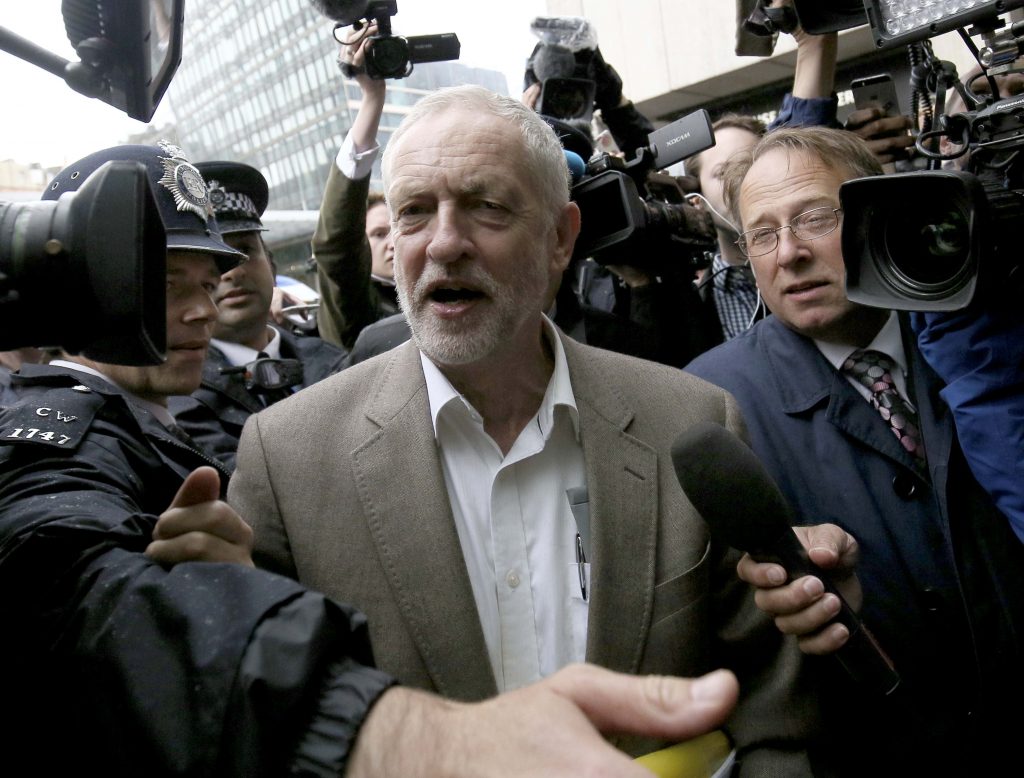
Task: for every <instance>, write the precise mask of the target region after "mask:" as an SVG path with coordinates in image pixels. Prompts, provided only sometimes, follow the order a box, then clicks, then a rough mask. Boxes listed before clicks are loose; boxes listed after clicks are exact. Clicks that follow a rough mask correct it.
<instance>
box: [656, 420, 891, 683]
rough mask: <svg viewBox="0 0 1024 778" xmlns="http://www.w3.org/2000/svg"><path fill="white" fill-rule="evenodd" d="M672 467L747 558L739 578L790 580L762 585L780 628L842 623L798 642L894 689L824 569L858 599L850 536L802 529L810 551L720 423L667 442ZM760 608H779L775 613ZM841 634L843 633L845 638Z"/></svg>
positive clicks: (767, 479) (754, 462) (756, 466)
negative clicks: (743, 574) (831, 571)
mask: <svg viewBox="0 0 1024 778" xmlns="http://www.w3.org/2000/svg"><path fill="white" fill-rule="evenodd" d="M672 464H673V467H674V468H675V471H676V477H677V478H678V479H679V484H680V486H682V487H683V491H684V492H685V493H686V496H687V497H688V498H689V500H690V502H692V503H693V505H694V506H695V507H696V508H697V510H698V511H699V512H700V514H701V516H702V517H703V518H704V520H705V521H706V522H707V523H708V526H709V528H710V530H711V534H712V535H713V536H714V537H715V538H716V539H717V540H718V541H719V542H722V543H724V544H726V545H729V546H732V547H733V548H737V549H740V550H741V551H746V552H747V554H748V555H749V556H750V558H751V561H750V562H747V563H746V565H745V566H744V570H745V572H746V574H747V575H749V576H750V577H751V579H753V580H750V579H745V580H750V582H752V583H754V585H755V586H760V585H761V584H762V583H764V584H767V585H768V586H769V587H770V588H772V589H774V588H776V587H781V585H782V584H783V583H784V582H785V581H786V580H787V579H786V577H785V576H787V575H788V577H789V580H791V581H792V583H790V584H789V585H787V586H786V587H783V588H780V589H779V590H778V591H775V592H772V591H769V590H768V589H761V590H760V591H759V592H758V600H757V604H758V607H762V609H763V610H767V611H768V612H769V613H771V615H773V616H774V615H779V616H780V617H782V618H783V622H782V623H783V625H785V626H786V627H788V629H784V630H783V631H790V630H792V631H793V632H794V634H799V633H802V632H804V631H809V630H813V629H816V628H817V627H819V626H820V625H821V624H824V623H825V622H827V621H828V620H829V619H833V620H834V621H835V622H837V623H838V624H839V625H841V626H840V627H835V626H833V627H828V628H826V629H825V630H824V631H822V632H820V633H819V634H818V635H817V636H815V637H812V638H809V639H808V640H809V642H806V644H805V645H802V646H801V647H802V648H805V649H806V648H807V647H808V646H809V647H810V648H813V649H815V650H814V651H811V653H829V652H830V651H834V652H835V656H836V658H837V659H838V660H839V662H840V663H841V664H842V665H843V667H844V668H845V669H846V670H847V672H849V674H850V675H851V676H852V677H853V678H854V680H856V681H857V682H858V683H859V684H861V685H862V686H864V687H866V688H867V689H869V690H870V691H872V692H874V693H877V694H879V695H888V694H890V693H891V692H893V691H894V690H895V689H896V687H897V686H898V685H899V676H898V675H897V674H896V671H895V669H894V668H893V666H892V662H891V661H890V660H889V658H888V657H887V656H886V655H885V652H884V651H882V649H881V647H880V646H879V645H878V643H877V642H875V639H874V637H873V636H872V635H871V633H870V632H869V631H868V630H867V628H866V627H865V626H864V625H863V624H862V623H861V621H860V619H859V618H858V617H857V614H856V612H855V611H854V609H853V608H852V607H850V605H849V603H848V602H847V601H846V600H845V599H844V597H843V595H842V594H841V593H840V590H839V588H838V587H837V586H836V583H835V580H833V579H832V578H831V577H830V576H829V575H826V574H825V571H824V569H823V567H825V566H828V565H829V564H833V569H836V570H837V571H839V572H840V579H845V580H843V581H842V582H843V583H844V585H845V588H846V590H847V592H848V593H850V594H851V595H853V596H854V597H856V598H858V599H859V587H858V588H851V587H850V584H851V581H850V578H851V576H852V572H851V571H852V564H853V563H854V562H855V561H856V541H855V540H854V539H853V538H852V537H851V536H849V535H847V534H846V533H845V532H843V531H842V530H841V529H839V528H838V527H834V526H831V525H823V526H821V527H804V528H801V529H800V532H801V533H802V534H803V536H804V538H805V539H807V541H808V542H809V543H810V545H811V546H812V552H811V553H809V552H808V550H807V549H806V548H805V547H804V544H802V543H801V541H800V540H799V539H798V538H797V534H796V533H795V532H794V530H793V526H792V524H793V516H792V511H791V509H790V507H789V505H787V504H786V501H785V498H784V497H783V496H782V493H781V492H779V489H778V487H777V486H776V485H775V483H774V482H773V481H772V479H771V476H769V475H768V473H767V471H765V469H764V466H763V465H762V464H761V462H760V461H759V460H758V458H757V457H756V456H755V455H754V452H753V451H751V450H750V449H749V448H748V447H747V446H745V445H744V444H743V443H742V441H740V440H739V438H737V437H736V436H735V435H733V434H731V433H730V432H728V431H727V430H726V429H725V428H724V427H722V426H721V425H719V424H714V423H712V422H700V423H699V424H695V425H694V426H693V427H691V428H689V429H687V430H685V431H684V432H683V433H682V434H681V435H680V436H679V437H678V438H677V439H676V442H675V443H674V444H673V445H672ZM822 541H824V542H822ZM815 560H817V561H818V562H820V563H822V566H821V567H819V566H818V565H817V564H815ZM755 563H768V564H755ZM780 567H781V571H780ZM844 568H845V570H844ZM780 572H782V575H780V574H779V573H780ZM804 576H814V578H813V579H811V578H804ZM840 579H836V580H840ZM808 586H810V587H811V589H810V590H808V588H807V587H808ZM818 586H820V587H821V588H820V589H818ZM826 593H827V594H826ZM808 604H809V605H810V606H811V607H810V609H809V610H808V608H807V607H806V606H807V605H808ZM765 606H771V607H775V608H779V609H781V610H779V611H778V613H773V612H772V611H771V610H770V608H769V607H765ZM844 634H848V636H849V637H848V638H846V639H845V640H843V639H842V638H843V635H844Z"/></svg>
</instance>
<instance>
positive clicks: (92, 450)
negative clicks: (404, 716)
mask: <svg viewBox="0 0 1024 778" xmlns="http://www.w3.org/2000/svg"><path fill="white" fill-rule="evenodd" d="M27 402H28V404H27V405H26V404H25V402H23V403H22V404H19V405H18V406H15V407H14V408H12V409H8V410H7V411H4V412H2V413H0V591H3V593H4V596H3V598H0V621H2V623H3V624H4V633H5V634H4V638H3V640H2V641H0V660H2V661H3V666H4V667H6V668H7V669H8V671H9V677H10V679H11V681H10V683H9V684H8V685H7V689H6V690H5V701H6V703H7V706H8V710H9V711H17V715H16V716H14V717H13V718H14V723H13V724H12V725H11V727H10V728H9V730H8V733H7V734H8V736H9V739H8V743H9V744H10V750H9V752H8V754H7V759H8V761H10V762H11V763H12V764H24V765H34V766H35V767H36V770H37V771H38V772H40V773H43V774H49V773H54V774H61V773H70V772H71V771H72V770H74V771H76V772H80V771H84V772H96V773H98V774H103V775H110V776H118V775H138V774H140V773H141V774H147V775H218V776H220V775H229V776H230V775H238V776H261V775H268V776H270V775H281V774H283V773H284V772H285V771H286V769H288V766H289V765H292V766H294V764H295V763H296V762H297V760H298V761H302V762H303V763H305V764H306V768H305V769H306V770H307V772H306V774H313V775H338V774H339V771H338V769H337V767H338V765H339V764H342V765H343V764H344V760H345V759H346V757H347V754H348V749H349V746H350V745H351V742H352V739H353V737H354V733H355V732H356V731H357V729H358V726H359V724H360V723H361V722H362V719H363V717H364V716H365V715H366V712H367V711H368V709H369V706H370V705H371V704H372V702H373V701H374V700H375V699H376V698H377V696H378V695H379V694H381V693H382V692H383V691H384V690H385V689H386V688H388V686H389V685H390V684H391V683H392V681H391V679H390V678H388V677H387V676H385V675H383V674H382V673H379V672H378V671H376V670H373V669H371V668H370V667H369V665H370V664H371V663H372V655H371V652H370V648H369V643H368V639H367V634H366V629H365V623H364V621H363V618H362V616H361V615H359V614H358V613H356V612H355V611H354V610H351V609H348V608H345V607H343V606H340V605H337V604H335V603H333V602H330V601H328V600H327V599H326V598H324V597H323V596H321V595H318V594H315V593H312V592H309V591H307V590H305V589H304V588H303V587H301V586H299V585H298V584H297V583H295V582H294V581H291V580H289V579H286V578H282V577H279V576H276V575H272V574H269V573H265V572H262V571H257V570H253V569H251V568H245V567H241V566H237V565H228V564H213V563H202V562H195V563H184V564H179V565H176V566H173V567H171V568H165V567H162V566H160V565H157V564H155V563H153V562H151V561H150V560H149V559H148V558H147V557H146V556H145V555H144V554H143V551H144V550H145V548H146V546H147V544H148V543H149V540H150V536H151V533H152V529H153V526H154V524H155V522H156V520H157V516H158V515H159V513H160V512H161V511H162V510H163V509H165V508H166V507H167V505H168V504H169V502H170V500H171V498H172V497H173V495H174V493H175V492H176V490H177V487H178V486H180V483H181V479H182V473H184V472H188V471H189V470H190V469H191V468H192V467H193V466H196V465H198V464H202V463H203V460H202V459H193V460H190V459H189V455H188V451H189V449H187V447H185V446H183V445H182V444H180V443H175V442H174V441H171V440H168V441H167V442H166V443H165V444H158V443H157V442H156V441H155V440H154V438H152V437H151V436H150V435H149V434H147V432H145V431H144V430H143V429H142V427H140V425H139V420H138V418H137V417H135V416H134V415H133V414H132V413H130V412H129V411H128V410H127V405H126V404H125V403H124V402H123V400H121V398H102V397H98V396H96V395H93V396H91V397H87V398H86V400H85V401H83V400H82V398H75V396H74V394H73V393H72V392H71V391H70V389H62V390H60V391H59V392H57V391H51V392H48V393H46V394H43V395H41V396H36V397H33V398H32V399H31V400H29V401H27ZM76 402H77V403H78V404H77V405H72V404H73V403H76ZM57 409H60V410H61V411H62V416H63V419H64V421H54V419H55V416H56V413H55V411H56V410H57ZM69 418H71V421H66V420H67V419H69ZM28 422H32V423H33V424H34V425H35V426H32V427H28V426H27V423H28ZM48 424H49V425H57V426H54V427H53V429H49V428H48V427H47V425H48ZM61 429H63V430H65V432H64V433H60V434H58V433H56V432H55V434H54V435H53V436H52V437H49V438H44V437H42V436H43V434H44V433H48V432H51V431H53V430H61ZM31 430H36V431H35V432H34V433H32V436H31V438H29V437H27V436H28V435H29V432H30V431H31ZM62 441H63V442H62ZM168 452H169V454H168ZM168 457H170V458H172V459H173V458H175V457H176V458H177V459H176V461H175V462H173V463H172V462H169V461H168ZM323 722H327V723H328V724H330V726H327V725H325V724H324V723H323ZM325 727H326V728H325ZM314 728H316V729H317V731H319V732H321V733H323V732H327V733H333V734H334V735H336V737H334V738H333V739H332V738H331V737H323V736H321V737H320V738H316V737H314V736H313V735H311V734H310V732H311V730H312V729H314ZM12 751H13V753H12ZM314 765H320V767H319V768H317V769H313V766H314ZM90 767H93V768H95V769H94V770H91V771H90V770H89V768H90Z"/></svg>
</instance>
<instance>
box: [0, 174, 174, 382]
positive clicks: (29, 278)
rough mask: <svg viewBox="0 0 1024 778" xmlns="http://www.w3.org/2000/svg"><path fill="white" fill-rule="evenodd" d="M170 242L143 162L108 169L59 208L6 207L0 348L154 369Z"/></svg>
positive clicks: (0, 234)
mask: <svg viewBox="0 0 1024 778" xmlns="http://www.w3.org/2000/svg"><path fill="white" fill-rule="evenodd" d="M166 254H167V238H166V232H165V229H164V223H163V221H162V219H161V216H160V212H159V209H158V207H157V204H156V202H155V200H154V195H153V193H152V190H151V189H150V185H149V181H148V179H147V176H146V169H145V168H144V167H143V166H142V165H141V164H138V163H135V162H126V161H114V162H108V163H106V164H105V165H103V166H102V167H100V168H99V169H98V170H96V171H95V172H94V173H92V174H91V175H90V176H89V177H88V178H87V179H86V180H85V181H84V183H83V184H82V186H81V187H80V188H79V189H78V191H76V192H67V193H65V194H63V195H61V197H60V199H58V200H49V201H40V202H29V203H4V202H0V350H6V349H13V348H18V347H20V346H61V347H63V348H64V350H66V351H68V352H70V353H73V354H77V353H80V352H81V353H84V354H85V355H86V356H88V357H90V358H92V359H97V360H99V361H100V362H110V363H114V364H128V365H156V364H160V363H161V362H162V361H163V352H164V345H165V341H166V329H167V324H166V319H165V317H164V310H165V307H166V302H165V290H166V285H167V279H166V260H165V257H166Z"/></svg>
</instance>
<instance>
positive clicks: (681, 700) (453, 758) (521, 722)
mask: <svg viewBox="0 0 1024 778" xmlns="http://www.w3.org/2000/svg"><path fill="white" fill-rule="evenodd" d="M738 694H739V684H738V683H737V681H736V677H735V676H734V675H733V674H732V673H730V672H728V671H726V670H719V671H716V672H714V673H710V674H708V675H705V676H702V677H701V678H697V679H685V678H671V677H666V676H640V677H636V676H628V675H623V674H620V673H614V672H612V671H610V670H604V669H602V668H599V667H595V666H593V665H571V666H569V667H566V668H564V669H562V670H561V671H559V672H557V673H555V674H554V675H552V676H550V677H549V678H546V679H545V680H543V681H540V682H538V683H535V684H531V685H530V686H526V687H524V688H522V689H517V690H516V691H513V692H508V693H506V694H500V695H498V696H497V697H494V698H492V699H490V700H486V701H484V702H479V703H472V704H466V703H457V702H453V701H450V700H443V699H441V698H439V697H436V696H434V695H431V694H427V693H425V692H419V691H413V690H409V689H402V688H395V689H392V690H390V691H388V692H386V693H385V695H384V696H383V697H382V698H381V699H380V700H379V701H378V702H377V704H376V705H375V706H374V708H373V709H372V710H371V711H370V715H369V717H368V718H367V720H366V723H365V724H364V726H363V728H362V730H361V731H360V734H359V738H358V740H357V741H356V746H355V749H354V751H353V753H352V756H351V758H350V760H349V766H348V772H346V775H347V776H350V778H368V777H370V776H384V775H402V776H407V778H417V777H418V776H434V775H448V776H467V778H468V777H469V776H472V777H473V778H496V777H497V776H522V777H523V778H532V777H534V776H538V777H539V776H549V775H587V776H608V777H609V778H611V776H615V777H616V778H644V776H647V778H650V772H648V771H647V770H646V769H645V768H643V767H641V766H640V765H638V764H637V763H636V762H634V761H633V760H631V759H630V758H629V757H628V756H626V755H625V754H623V753H622V752H621V751H618V750H616V749H615V748H614V747H613V746H611V745H609V744H608V743H607V742H606V741H605V740H604V738H603V737H602V734H610V733H632V734H639V735H647V736H650V737H656V738H664V739H671V740H686V739H689V738H693V737H696V736H697V735H701V734H704V733H706V732H709V731H711V730H712V729H714V728H716V727H718V726H719V725H720V724H721V723H722V722H723V721H724V720H725V719H726V717H727V716H728V715H729V712H730V711H731V710H732V708H733V706H734V705H735V704H736V699H737V696H738Z"/></svg>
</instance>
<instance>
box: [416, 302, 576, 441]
mask: <svg viewBox="0 0 1024 778" xmlns="http://www.w3.org/2000/svg"><path fill="white" fill-rule="evenodd" d="M543 327H544V335H545V337H546V338H547V339H548V343H549V344H550V345H551V351H552V353H553V355H554V361H555V367H554V370H553V371H552V373H551V379H550V380H549V381H548V386H547V389H546V390H545V391H544V399H543V401H542V402H541V406H540V409H539V410H538V411H537V423H538V424H539V425H540V429H541V433H542V434H543V436H544V438H545V439H547V437H548V436H549V435H550V434H551V429H552V426H553V424H554V415H555V408H557V407H563V408H565V409H566V411H567V413H568V416H569V419H570V420H571V421H572V425H573V430H574V431H575V433H576V439H577V440H579V436H580V423H579V411H578V409H577V407H576V397H575V395H573V392H572V382H571V381H570V379H569V362H568V361H567V360H566V358H565V349H564V348H563V347H562V340H561V338H559V337H558V333H557V331H556V330H555V325H554V324H552V322H551V320H550V319H548V317H547V316H544V317H543ZM420 363H421V364H422V365H423V376H424V378H425V379H426V382H427V398H428V400H429V401H430V420H431V422H432V423H433V425H434V438H435V439H436V438H437V420H438V417H439V416H440V414H441V412H442V411H443V410H444V409H445V408H446V407H447V406H448V405H449V404H451V403H455V402H458V403H461V406H462V407H463V408H464V409H465V411H466V413H468V414H469V416H470V418H472V419H473V420H474V421H476V422H478V423H481V424H482V423H483V417H481V416H480V413H479V412H478V411H477V410H476V408H474V407H473V406H472V405H471V404H470V402H469V400H467V399H466V398H465V397H464V396H463V395H461V394H459V392H458V391H457V390H456V389H455V387H454V386H452V385H451V382H450V381H449V380H448V379H447V377H446V376H445V375H444V373H442V372H441V370H440V368H438V367H437V365H435V364H434V363H433V362H431V361H430V359H429V358H428V357H427V355H426V354H424V353H423V352H422V351H420Z"/></svg>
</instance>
